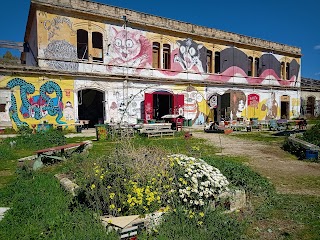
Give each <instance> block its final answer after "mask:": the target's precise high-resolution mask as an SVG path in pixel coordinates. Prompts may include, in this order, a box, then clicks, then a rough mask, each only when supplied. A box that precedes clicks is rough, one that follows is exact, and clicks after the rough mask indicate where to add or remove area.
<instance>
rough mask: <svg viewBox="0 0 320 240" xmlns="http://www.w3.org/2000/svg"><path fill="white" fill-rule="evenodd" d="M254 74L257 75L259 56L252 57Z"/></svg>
mask: <svg viewBox="0 0 320 240" xmlns="http://www.w3.org/2000/svg"><path fill="white" fill-rule="evenodd" d="M254 76H255V77H259V58H255V59H254Z"/></svg>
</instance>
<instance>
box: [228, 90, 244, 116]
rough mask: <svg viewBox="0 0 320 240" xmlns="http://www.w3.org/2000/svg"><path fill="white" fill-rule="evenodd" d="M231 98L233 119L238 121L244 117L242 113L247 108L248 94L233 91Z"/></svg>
mask: <svg viewBox="0 0 320 240" xmlns="http://www.w3.org/2000/svg"><path fill="white" fill-rule="evenodd" d="M230 97H231V101H230V108H231V119H232V120H236V119H237V118H238V117H242V112H243V110H244V109H245V107H246V94H245V93H244V92H243V91H241V90H232V91H230Z"/></svg>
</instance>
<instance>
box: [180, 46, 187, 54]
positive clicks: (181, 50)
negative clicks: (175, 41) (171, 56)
mask: <svg viewBox="0 0 320 240" xmlns="http://www.w3.org/2000/svg"><path fill="white" fill-rule="evenodd" d="M180 52H181V53H182V54H184V53H185V52H186V47H185V46H181V47H180Z"/></svg>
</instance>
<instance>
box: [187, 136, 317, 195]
mask: <svg viewBox="0 0 320 240" xmlns="http://www.w3.org/2000/svg"><path fill="white" fill-rule="evenodd" d="M234 134H237V133H234ZM192 135H193V136H194V137H197V138H204V139H207V140H208V141H209V142H210V143H212V144H213V145H214V146H216V147H218V148H220V149H221V152H220V153H218V154H222V155H230V156H245V157H247V158H248V165H249V166H250V167H252V168H253V169H254V170H255V171H257V172H258V173H260V174H261V175H263V176H265V177H267V178H268V179H270V181H271V182H272V183H273V184H274V185H275V187H276V189H277V191H278V192H280V193H291V194H307V195H318V196H320V164H319V163H312V162H305V161H299V160H296V159H294V158H293V157H292V155H290V154H289V153H287V152H285V151H283V150H282V149H281V148H280V146H279V144H275V143H263V142H258V141H249V140H243V139H240V138H237V137H235V136H232V135H233V134H231V135H225V134H215V133H201V132H193V133H192ZM220 143H221V144H220Z"/></svg>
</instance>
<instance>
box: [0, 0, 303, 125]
mask: <svg viewBox="0 0 320 240" xmlns="http://www.w3.org/2000/svg"><path fill="white" fill-rule="evenodd" d="M24 42H25V44H24V52H23V53H22V61H23V63H24V64H25V65H24V66H23V67H11V68H8V67H0V74H1V76H0V87H6V88H7V89H9V90H10V92H11V99H10V107H9V108H8V111H7V114H8V115H10V118H11V119H12V121H13V124H14V125H21V124H28V125H30V124H35V123H39V122H42V121H48V122H50V123H60V124H61V123H72V122H75V121H76V120H78V119H88V120H90V124H91V125H93V124H96V123H99V122H110V121H113V122H120V121H122V122H123V121H126V122H129V123H136V121H137V119H144V120H145V121H147V120H150V119H156V120H159V119H161V117H162V116H164V115H166V114H180V115H183V116H184V117H185V118H186V119H189V121H190V122H191V123H192V124H202V123H204V122H205V121H207V119H208V118H211V119H214V120H216V121H219V120H220V119H221V118H228V119H236V118H239V117H244V118H247V119H249V118H258V119H260V120H262V119H266V120H267V119H271V118H287V119H290V118H293V117H298V116H299V114H300V98H301V92H300V82H301V76H300V72H301V49H300V48H297V47H293V46H288V45H285V44H280V43H275V42H271V41H266V40H262V39H258V38H253V37H248V36H244V35H241V34H236V33H231V32H225V31H221V30H217V29H212V28H207V27H202V26H197V25H193V24H191V23H185V22H180V21H176V20H171V19H166V18H163V17H158V16H153V15H149V14H146V13H140V12H136V11H132V10H128V9H122V8H118V7H113V6H108V5H104V4H100V3H96V2H91V1H86V0H31V4H30V10H29V16H28V22H27V27H26V32H25V39H24Z"/></svg>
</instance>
